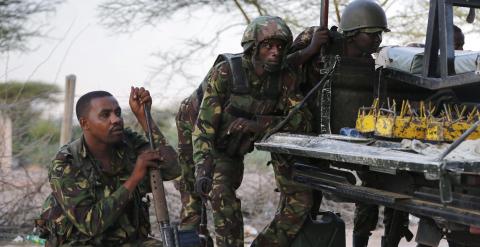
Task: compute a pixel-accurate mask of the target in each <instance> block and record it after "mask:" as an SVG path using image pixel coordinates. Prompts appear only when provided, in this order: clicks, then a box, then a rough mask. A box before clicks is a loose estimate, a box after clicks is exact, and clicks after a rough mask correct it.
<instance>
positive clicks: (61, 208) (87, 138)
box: [39, 87, 180, 246]
mask: <svg viewBox="0 0 480 247" xmlns="http://www.w3.org/2000/svg"><path fill="white" fill-rule="evenodd" d="M151 102H152V100H151V97H150V94H149V92H148V91H146V90H145V89H143V88H133V87H132V90H131V94H130V107H131V109H132V111H133V113H134V114H135V116H136V118H137V120H138V122H139V123H140V124H141V126H142V128H143V129H144V131H147V125H146V116H145V114H144V112H143V107H144V105H146V106H147V107H150V105H151ZM76 112H77V118H78V120H79V122H80V126H81V127H82V130H83V135H82V137H81V138H79V139H77V140H75V141H73V142H71V143H69V144H67V145H65V146H63V147H61V148H60V151H59V152H58V153H57V155H56V157H55V159H54V160H53V162H52V164H51V166H50V167H49V170H48V178H49V182H50V185H51V187H52V193H51V194H50V195H49V196H48V198H47V199H46V201H45V203H44V207H43V212H42V215H41V220H40V221H39V222H42V223H43V224H42V225H41V226H40V227H41V229H42V233H43V234H44V236H43V237H46V238H47V246H74V245H75V246H80V245H81V246H161V242H159V241H157V240H155V239H152V238H149V236H148V234H149V233H150V220H149V213H148V207H149V202H150V200H149V199H148V197H146V193H148V192H149V191H150V186H149V183H148V181H147V180H148V179H147V178H146V177H145V175H146V174H147V170H148V168H155V167H159V165H158V164H160V168H161V169H162V175H163V178H164V179H165V180H169V179H173V178H175V177H177V176H179V175H180V169H179V167H178V165H177V163H176V154H175V151H174V150H173V149H172V148H171V147H170V146H169V145H168V143H167V141H166V140H165V138H164V136H163V134H162V133H161V132H160V130H159V129H158V128H157V127H156V126H155V125H154V124H153V125H154V126H155V127H153V130H152V132H153V135H154V137H155V140H156V142H157V143H156V144H157V147H159V149H158V150H154V151H151V150H148V148H149V145H148V142H147V141H146V140H145V139H144V138H143V137H142V136H140V135H138V134H136V133H135V132H133V131H131V130H129V129H124V128H123V119H122V116H121V109H120V107H119V105H118V102H117V101H116V99H115V98H114V97H113V96H112V95H111V94H110V93H108V92H104V91H94V92H90V93H87V94H85V95H83V96H82V97H80V99H79V100H78V102H77V105H76ZM151 121H152V120H151ZM152 122H153V121H152ZM159 162H160V163H159ZM45 235H47V236H45Z"/></svg>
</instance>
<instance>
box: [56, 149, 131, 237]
mask: <svg viewBox="0 0 480 247" xmlns="http://www.w3.org/2000/svg"><path fill="white" fill-rule="evenodd" d="M72 163H73V161H72V156H71V154H70V153H69V152H68V151H66V150H63V151H60V152H59V153H58V154H57V156H56V158H55V159H54V160H53V162H52V164H51V166H50V168H49V172H48V176H49V181H50V185H51V187H52V191H53V192H52V194H53V196H54V197H55V198H56V200H57V202H58V203H59V204H60V206H61V207H62V209H63V211H64V213H65V216H66V217H67V218H68V220H69V221H70V222H72V223H73V224H74V225H75V227H76V228H77V229H78V230H79V231H80V232H82V233H83V234H86V235H88V236H96V235H98V234H101V233H102V232H104V231H105V230H106V229H107V228H108V227H110V226H111V225H112V224H113V223H114V222H115V221H116V220H117V219H118V217H119V215H120V214H121V213H122V212H123V208H124V207H125V205H126V204H127V202H128V200H129V192H128V190H127V189H126V188H125V187H124V186H121V187H120V188H119V189H117V190H116V191H114V192H113V193H111V194H110V195H109V196H107V197H105V198H103V199H101V200H96V199H95V198H94V197H93V196H92V194H91V193H90V191H91V190H92V187H93V186H95V184H91V183H90V182H89V179H88V178H87V177H86V175H84V174H83V172H82V171H81V170H80V167H81V165H82V164H75V165H73V164H72Z"/></svg>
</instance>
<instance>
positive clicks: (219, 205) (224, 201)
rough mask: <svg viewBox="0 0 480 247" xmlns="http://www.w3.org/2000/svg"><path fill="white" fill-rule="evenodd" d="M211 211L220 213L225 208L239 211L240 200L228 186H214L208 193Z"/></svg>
mask: <svg viewBox="0 0 480 247" xmlns="http://www.w3.org/2000/svg"><path fill="white" fill-rule="evenodd" d="M210 198H211V203H212V209H213V210H214V211H221V210H224V209H226V208H230V209H233V210H240V207H241V206H240V200H239V199H238V198H237V196H236V194H235V189H234V188H232V186H229V185H228V184H214V186H213V188H212V191H211V192H210Z"/></svg>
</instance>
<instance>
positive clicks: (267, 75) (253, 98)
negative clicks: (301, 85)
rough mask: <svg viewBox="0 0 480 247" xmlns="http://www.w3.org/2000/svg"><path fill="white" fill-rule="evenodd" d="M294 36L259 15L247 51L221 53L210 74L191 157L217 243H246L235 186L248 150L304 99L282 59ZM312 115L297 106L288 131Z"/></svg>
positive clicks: (282, 24)
mask: <svg viewBox="0 0 480 247" xmlns="http://www.w3.org/2000/svg"><path fill="white" fill-rule="evenodd" d="M291 42H292V34H291V32H290V29H289V28H288V27H287V25H286V24H285V22H284V21H283V20H282V19H280V18H278V17H272V16H261V17H258V18H256V19H254V20H253V21H252V22H251V23H250V24H249V25H248V26H247V28H246V30H245V33H244V36H243V39H242V43H241V44H242V47H243V50H244V53H243V54H238V55H230V56H228V55H223V56H221V57H223V58H221V59H218V60H217V63H216V64H215V65H214V67H213V68H212V69H211V72H210V73H209V76H208V77H207V78H206V81H207V82H206V86H205V89H204V91H203V92H202V93H203V97H202V100H201V105H200V107H199V113H198V118H197V120H196V121H197V124H196V126H195V128H194V131H193V160H194V162H195V165H196V172H195V176H196V182H195V190H196V192H197V193H198V195H199V196H201V197H204V198H207V197H208V198H209V199H210V201H211V204H212V209H213V216H214V224H215V231H216V242H217V246H243V244H244V243H243V217H242V212H241V205H240V200H239V199H238V198H237V196H236V190H237V189H238V187H239V186H240V184H241V182H242V178H243V169H244V164H243V158H244V155H245V154H246V153H248V152H250V151H252V149H253V143H254V141H255V140H258V139H259V138H260V137H261V136H262V135H263V134H264V133H265V132H266V131H267V130H268V129H269V128H272V127H273V126H274V125H275V122H276V120H278V119H279V118H280V117H282V116H286V115H287V114H288V112H289V111H290V110H291V109H293V107H295V105H297V104H298V103H299V102H300V101H301V99H302V97H301V95H300V94H299V92H298V90H297V89H298V83H297V82H298V79H297V75H296V74H295V73H294V72H293V71H292V70H290V69H289V68H287V67H286V64H285V63H284V58H285V54H286V51H287V49H288V47H289V46H290V44H291ZM309 118H310V116H309V113H308V111H300V112H298V113H297V114H296V115H295V116H294V117H293V118H292V120H291V121H289V123H288V124H287V125H286V126H285V128H284V131H297V130H299V131H304V130H305V129H308V123H309V121H310V120H309ZM184 174H186V172H184Z"/></svg>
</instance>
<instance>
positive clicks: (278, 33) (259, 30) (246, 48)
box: [241, 16, 293, 72]
mask: <svg viewBox="0 0 480 247" xmlns="http://www.w3.org/2000/svg"><path fill="white" fill-rule="evenodd" d="M268 39H278V40H282V41H285V49H284V54H282V55H283V56H282V60H283V61H282V64H280V66H278V65H269V64H264V67H265V69H266V70H267V71H270V72H274V71H277V70H278V69H280V67H281V65H283V62H284V61H285V57H286V53H287V51H288V48H289V47H290V46H291V44H292V42H293V36H292V31H290V28H289V27H288V26H287V24H286V23H285V21H284V20H282V18H280V17H277V16H259V17H257V18H255V19H254V20H252V22H250V24H248V26H247V28H246V29H245V32H244V33H243V37H242V42H241V45H242V47H243V52H244V53H248V52H250V50H252V49H253V52H255V53H256V52H257V51H256V47H257V46H258V45H259V44H260V43H261V42H262V41H264V40H268ZM253 55H255V54H253ZM252 59H255V56H252Z"/></svg>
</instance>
